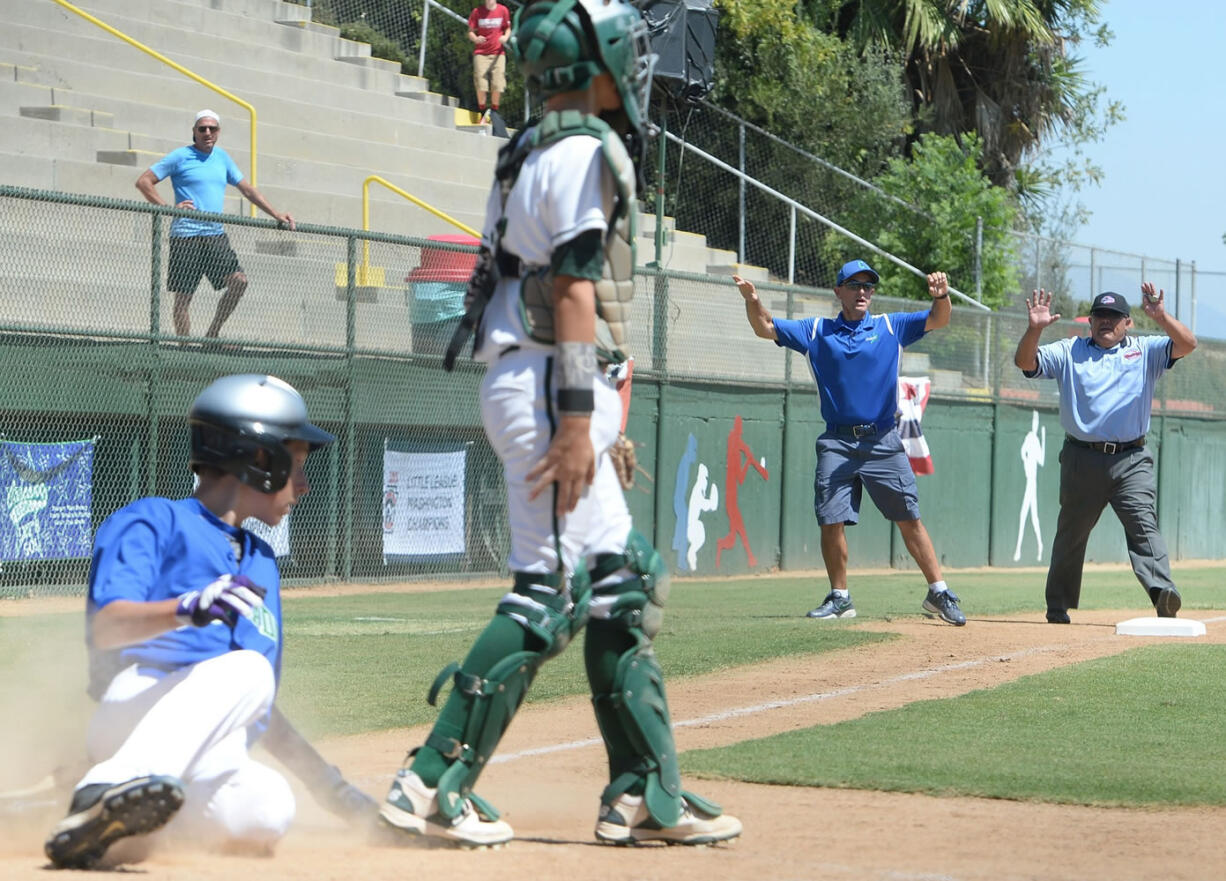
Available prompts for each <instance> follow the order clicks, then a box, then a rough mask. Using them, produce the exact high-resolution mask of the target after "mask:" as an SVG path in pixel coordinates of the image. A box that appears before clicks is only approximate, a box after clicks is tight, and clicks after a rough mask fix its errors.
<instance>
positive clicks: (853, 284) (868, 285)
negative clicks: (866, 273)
mask: <svg viewBox="0 0 1226 881" xmlns="http://www.w3.org/2000/svg"><path fill="white" fill-rule="evenodd" d="M839 287H841V288H851V289H852V290H853V291H871V290H876V288H877V282H875V281H845V282H843V283H842V284H841V285H839Z"/></svg>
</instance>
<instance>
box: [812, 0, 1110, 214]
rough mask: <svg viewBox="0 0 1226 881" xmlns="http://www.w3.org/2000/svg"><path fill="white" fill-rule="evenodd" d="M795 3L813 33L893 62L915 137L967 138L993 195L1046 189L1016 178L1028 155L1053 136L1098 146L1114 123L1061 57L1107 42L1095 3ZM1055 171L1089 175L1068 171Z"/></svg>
mask: <svg viewBox="0 0 1226 881" xmlns="http://www.w3.org/2000/svg"><path fill="white" fill-rule="evenodd" d="M802 2H805V8H806V11H807V14H808V15H809V16H811V17H812V19H813V20H814V21H815V22H816V23H817V25H818V26H819V27H821V28H823V29H825V30H828V31H830V32H832V33H837V34H838V35H840V36H843V37H846V38H847V39H849V40H850V41H851V42H852V43H854V44H855V45H856V46H857V47H859V48H861V49H862V50H863V51H870V50H873V49H875V48H876V47H880V46H885V47H888V48H890V49H892V50H894V51H897V52H899V53H901V54H902V55H903V57H904V58H905V59H906V68H905V70H906V78H907V82H908V85H909V87H910V94H911V96H912V100H913V102H914V106H915V111H916V114H917V118H918V121H919V131H920V132H923V131H934V132H938V133H941V134H950V135H954V136H955V137H960V136H961V135H962V134H963V133H964V132H976V133H977V134H978V135H979V137H980V140H981V142H982V144H983V159H982V162H983V169H984V171H985V173H986V174H987V175H988V177H989V178H990V179H991V180H992V182H993V183H995V184H997V185H1000V186H1009V187H1015V188H1017V187H1019V184H1025V185H1027V186H1028V187H1029V188H1030V190H1031V191H1032V190H1033V189H1034V188H1035V187H1036V186H1039V185H1042V187H1048V186H1050V185H1051V183H1052V181H1053V178H1052V176H1050V174H1049V173H1048V174H1043V173H1032V174H1031V175H1030V176H1029V178H1023V179H1021V180H1020V181H1019V179H1018V178H1017V172H1018V171H1019V169H1020V168H1021V167H1022V165H1023V160H1024V159H1025V158H1026V157H1027V155H1028V154H1029V153H1032V152H1033V151H1034V150H1035V149H1036V147H1038V146H1039V145H1040V144H1041V143H1043V142H1044V141H1045V140H1046V139H1048V138H1049V137H1053V136H1056V135H1059V134H1061V133H1063V134H1064V135H1065V136H1067V137H1068V138H1070V139H1071V141H1072V142H1074V143H1077V144H1083V143H1087V142H1091V141H1096V140H1099V139H1100V138H1101V137H1102V134H1103V132H1104V131H1105V130H1106V128H1107V127H1109V126H1110V125H1111V124H1112V123H1113V122H1114V121H1116V119H1118V114H1119V112H1120V107H1119V105H1118V104H1108V105H1107V106H1105V107H1104V106H1103V105H1102V100H1103V90H1102V89H1101V88H1096V87H1095V86H1094V85H1093V84H1092V83H1090V82H1089V81H1088V80H1087V79H1086V77H1085V73H1084V71H1083V70H1082V68H1081V66H1080V64H1079V63H1078V60H1077V58H1076V57H1075V56H1073V55H1072V54H1071V53H1072V50H1074V49H1075V48H1076V46H1077V45H1078V44H1079V43H1080V42H1081V40H1082V39H1084V38H1086V37H1092V38H1094V39H1095V40H1097V41H1098V42H1100V43H1105V42H1108V41H1109V40H1110V38H1111V32H1110V30H1109V29H1108V28H1107V27H1106V26H1105V25H1102V24H1100V23H1099V15H1100V6H1101V3H1100V0H802ZM1065 170H1066V171H1068V172H1069V173H1072V174H1079V175H1083V176H1085V177H1087V178H1089V179H1093V178H1095V177H1096V176H1097V174H1098V171H1097V169H1096V168H1095V167H1094V166H1093V165H1092V164H1088V163H1083V162H1077V161H1074V162H1073V163H1072V164H1071V165H1070V166H1069V167H1068V168H1066V169H1065ZM1022 190H1023V192H1024V193H1026V192H1028V190H1027V189H1026V188H1025V187H1023V188H1022ZM1035 195H1036V197H1041V196H1042V192H1041V191H1040V192H1038V193H1036V194H1035Z"/></svg>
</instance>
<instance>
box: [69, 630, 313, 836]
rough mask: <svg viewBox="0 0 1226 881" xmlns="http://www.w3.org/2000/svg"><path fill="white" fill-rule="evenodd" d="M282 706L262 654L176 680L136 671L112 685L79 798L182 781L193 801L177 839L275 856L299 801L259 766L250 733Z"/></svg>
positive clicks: (92, 730) (233, 656)
mask: <svg viewBox="0 0 1226 881" xmlns="http://www.w3.org/2000/svg"><path fill="white" fill-rule="evenodd" d="M275 696H276V683H275V681H274V677H273V670H272V665H271V664H269V662H268V659H267V658H265V657H264V656H263V655H261V654H260V653H259V652H253V651H247V650H240V651H232V652H227V653H226V654H224V655H220V656H218V657H216V658H210V659H209V660H207V661H202V662H200V663H199V664H195V665H194V666H192V667H188V668H185V669H183V670H178V671H176V672H173V673H164V672H162V671H159V670H151V669H149V668H147V667H140V666H138V665H135V664H134V665H132V666H131V667H128V668H126V669H125V670H123V671H121V672H120V673H119V674H118V675H116V676H115V678H114V679H112V680H111V684H110V685H109V686H108V687H107V690H106V693H105V694H104V695H103V696H102V700H101V702H100V703H99V705H98V709H97V711H96V712H95V713H94V716H93V719H92V720H91V721H90V725H89V733H88V735H87V739H86V745H87V748H88V750H89V758H90V761H92V762H97V764H95V765H94V767H92V768H91V769H90V770H89V772H88V773H87V774H86V775H85V777H84V778H82V780H81V782H80V783H78V784H77V788H80V787H82V786H87V785H89V784H92V783H123V782H124V781H126V780H131V779H133V778H134V777H144V776H147V775H152V774H166V775H170V776H172V777H178V778H179V779H180V780H182V781H183V784H184V787H185V791H186V800H185V801H184V804H183V808H182V809H181V810H180V811H179V813H178V814H177V815H176V816H175V818H174V820H173V821H172V822H171V823H170V825H169V826H168V827H167V830H168V831H169V832H170V834H172V835H179V834H186V835H188V836H190V837H191V838H192V839H194V840H195V841H197V842H199V843H201V844H209V843H217V844H234V843H241V844H244V845H250V846H254V847H262V846H271V845H272V844H274V843H275V842H276V841H277V840H278V839H280V838H281V837H282V836H283V835H284V834H285V833H286V831H287V830H288V829H289V825H290V822H291V821H292V820H293V818H294V811H295V804H294V795H293V792H292V791H291V790H290V786H289V783H288V782H287V781H286V779H285V778H284V777H282V776H281V774H279V773H278V772H276V771H274V770H273V769H272V768H270V767H268V766H267V765H263V764H260V763H259V762H256V761H255V760H253V759H252V758H251V757H250V755H249V754H248V747H249V744H248V733H247V726H249V725H251V724H252V723H253V722H255V721H257V720H259V719H261V718H263V717H264V715H265V714H266V713H267V712H268V710H269V709H270V708H271V707H272V703H273V699H274V697H275Z"/></svg>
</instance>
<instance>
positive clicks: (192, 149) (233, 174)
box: [149, 144, 243, 238]
mask: <svg viewBox="0 0 1226 881" xmlns="http://www.w3.org/2000/svg"><path fill="white" fill-rule="evenodd" d="M149 170H150V171H152V172H153V176H154V177H156V178H157V179H158V180H159V181H161V180H164V179H165V178H167V177H169V178H170V184H171V186H173V187H174V191H175V201H174V204H176V205H178V204H179V203H180V202H183V201H185V200H187V199H191V201H192V204H194V205H195V206H196V210H197V211H209V212H211V213H213V214H221V213H222V211H224V210H225V207H226V184H234V185H237V184H238V183H239V182H241V181H242V179H243V173H242V172H241V171H239V170H238V166H237V165H235V164H234V160H233V159H231V158H230V154H229V153H227V152H226V151H225V150H223V149H221V147H214V148H213V149H212V150H210V151H209V152H208V153H205V152H204V151H202V150H198V149H196V145H195V144H188V145H187V146H186V147H180V148H179V149H178V150H171V151H170V152H169V153H167V154H166V155H165V156H163V157H162V158H161V159H159V160H158V161H157V162H155V163H153V165H151V166H150V167H149ZM224 231H225V230H224V229H223V228H222V225H221V224H220V223H211V222H209V221H206V220H193V219H192V218H190V217H176V218H175V220H174V222H173V223H172V224H171V225H170V234H171V235H172V236H173V237H175V238H190V237H192V236H219V235H221V234H222V233H223V232H224Z"/></svg>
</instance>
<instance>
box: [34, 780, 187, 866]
mask: <svg viewBox="0 0 1226 881" xmlns="http://www.w3.org/2000/svg"><path fill="white" fill-rule="evenodd" d="M182 806H183V784H182V783H180V782H179V781H178V780H177V779H176V778H174V777H137V778H136V779H135V780H129V781H128V782H127V783H119V784H110V783H96V784H91V785H89V786H82V787H81V788H80V789H78V790H77V791H76V792H74V793H73V794H72V804H71V805H69V807H68V816H67V817H65V818H64V819H63V820H61V821H60V822H59V825H57V826H56V827H55V828H54V829H52V830H51V835H50V836H48V838H47V842H46V844H44V845H43V850H44V851H45V852H46V854H47V858H48V859H50V860H51V864H52V865H53V866H55V867H56V868H57V869H88V868H90V867H92V866H93V865H94V864H95V863H97V862H98V860H100V859H102V855H103V854H105V853H106V849H107V848H108V847H110V846H111V845H112V844H114V843H115V842H116V841H118V840H119V839H121V838H127V837H128V836H129V835H145V834H147V833H149V832H153V831H154V830H156V829H160V828H162V827H163V826H165V825H166V823H167V822H168V821H169V820H170V818H171V817H173V816H174V815H175V812H176V811H178V810H179V808H181V807H182Z"/></svg>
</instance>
